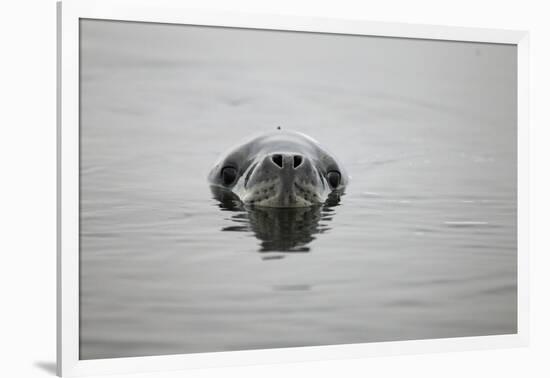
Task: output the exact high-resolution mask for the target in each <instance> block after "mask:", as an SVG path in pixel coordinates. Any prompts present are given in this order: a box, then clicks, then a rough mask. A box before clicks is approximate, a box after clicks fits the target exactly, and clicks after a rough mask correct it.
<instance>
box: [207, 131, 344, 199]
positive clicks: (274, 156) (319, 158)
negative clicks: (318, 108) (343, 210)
mask: <svg viewBox="0 0 550 378" xmlns="http://www.w3.org/2000/svg"><path fill="white" fill-rule="evenodd" d="M208 179H209V182H210V184H211V186H212V190H213V192H214V194H215V195H216V197H218V198H220V197H223V198H225V199H227V198H234V199H237V200H239V201H240V202H242V203H244V204H245V205H252V206H258V207H276V208H292V207H309V206H313V205H318V204H323V203H325V202H326V201H327V200H328V199H330V198H334V197H338V198H339V196H340V195H341V194H342V193H343V191H344V188H345V186H346V184H347V183H348V180H349V179H348V176H347V175H346V173H345V172H344V170H343V168H342V166H341V165H340V164H339V163H338V162H337V161H336V159H335V158H334V157H333V156H332V155H331V154H330V153H329V152H328V151H327V150H325V149H324V148H322V147H321V146H320V145H319V144H318V143H317V142H316V141H315V140H313V139H312V138H310V137H308V136H306V135H304V134H301V133H298V132H294V131H281V130H277V131H274V132H270V133H266V134H262V135H260V136H257V137H255V138H253V139H251V140H249V141H247V142H246V143H244V144H242V145H240V146H237V147H235V148H233V149H232V150H231V151H229V152H228V153H227V154H225V155H224V156H223V157H222V158H221V159H220V160H219V161H218V163H217V164H216V165H215V166H214V167H213V168H212V170H211V171H210V174H209V175H208Z"/></svg>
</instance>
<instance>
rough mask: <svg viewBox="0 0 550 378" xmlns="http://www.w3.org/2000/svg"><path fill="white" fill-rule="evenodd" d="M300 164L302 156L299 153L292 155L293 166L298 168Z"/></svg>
mask: <svg viewBox="0 0 550 378" xmlns="http://www.w3.org/2000/svg"><path fill="white" fill-rule="evenodd" d="M300 164H302V157H301V156H300V155H294V168H298V167H299V166H300Z"/></svg>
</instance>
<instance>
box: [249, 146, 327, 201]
mask: <svg viewBox="0 0 550 378" xmlns="http://www.w3.org/2000/svg"><path fill="white" fill-rule="evenodd" d="M320 187H322V183H321V182H320V180H319V178H318V173H317V170H316V169H315V167H314V166H313V163H312V162H311V160H310V159H308V158H307V157H305V156H304V155H302V154H300V153H287V152H276V153H271V154H267V155H266V156H264V157H263V158H262V159H261V160H260V163H259V164H258V165H257V166H255V167H254V168H253V172H250V178H249V180H248V182H247V185H246V190H247V192H248V193H247V195H246V196H245V202H247V203H250V204H254V205H257V206H266V207H304V206H311V205H312V204H314V203H318V202H320V193H319V189H320Z"/></svg>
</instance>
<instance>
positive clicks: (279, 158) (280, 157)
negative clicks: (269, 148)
mask: <svg viewBox="0 0 550 378" xmlns="http://www.w3.org/2000/svg"><path fill="white" fill-rule="evenodd" d="M271 160H272V161H273V162H274V163H275V164H276V165H277V166H279V168H283V155H279V154H275V155H273V156H271Z"/></svg>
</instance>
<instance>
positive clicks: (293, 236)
mask: <svg viewBox="0 0 550 378" xmlns="http://www.w3.org/2000/svg"><path fill="white" fill-rule="evenodd" d="M81 43H82V45H81V47H82V51H81V125H80V128H81V162H80V163H81V178H80V179H81V198H80V199H81V219H80V222H81V223H80V227H81V228H80V233H81V237H80V247H81V251H80V259H81V271H80V299H81V307H80V310H81V312H80V314H81V319H80V330H81V339H80V357H81V358H82V359H92V358H107V357H127V356H145V355H159V354H176V353H196V352H213V351H229V350H242V349H257V348H277V347H294V346H310V345H327V344H340V343H362V342H374V341H389V340H409V339H425V338H441V337H457V336H473V335H492V334H506V333H515V332H516V327H517V323H516V310H517V307H516V300H517V296H516V283H517V282H516V272H517V264H516V257H517V249H516V168H517V166H516V113H515V106H516V103H515V101H516V100H515V95H516V89H515V85H516V76H515V69H516V60H515V54H516V50H515V47H513V46H506V45H488V44H471V43H457V42H437V41H418V40H402V39H392V38H373V37H351V36H334V35H332V36H331V35H319V34H305V33H300V34H297V33H286V32H268V31H247V30H229V29H222V28H200V27H187V26H175V25H156V24H136V23H121V22H104V21H91V20H86V21H82V23H81ZM279 125H280V126H282V127H283V128H287V129H293V130H298V131H301V132H304V133H306V134H308V135H310V136H312V137H313V138H315V139H317V140H318V141H319V142H320V143H321V144H323V145H325V146H326V147H328V149H329V150H330V151H332V152H333V153H334V154H335V155H336V156H337V157H338V158H339V160H340V161H341V162H342V163H343V165H344V166H345V167H346V169H347V171H348V172H349V173H350V174H351V176H352V180H351V183H350V185H349V187H348V190H347V192H346V195H345V196H344V197H343V198H342V200H341V202H340V204H339V205H337V206H333V207H320V208H310V209H299V210H267V209H263V210H262V209H257V210H252V211H246V210H242V209H238V208H231V207H230V206H229V207H228V206H223V205H221V204H220V203H218V202H217V201H215V200H214V199H213V198H212V195H211V193H210V190H209V187H208V184H207V181H206V175H207V173H208V171H209V169H210V168H211V166H212V165H213V163H214V162H215V160H216V159H217V158H218V157H219V155H220V154H221V153H223V152H224V151H225V150H227V149H228V148H230V147H231V146H232V145H234V144H236V143H239V142H240V141H242V139H243V138H247V137H249V136H250V135H252V134H254V133H258V132H263V131H268V130H272V129H274V128H275V127H276V126H279Z"/></svg>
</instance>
